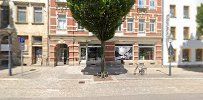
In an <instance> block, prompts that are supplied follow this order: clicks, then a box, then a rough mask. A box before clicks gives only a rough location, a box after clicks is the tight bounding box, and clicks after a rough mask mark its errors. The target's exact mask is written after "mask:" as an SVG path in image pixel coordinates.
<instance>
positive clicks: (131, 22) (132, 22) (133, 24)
mask: <svg viewBox="0 0 203 100" xmlns="http://www.w3.org/2000/svg"><path fill="white" fill-rule="evenodd" d="M128 20H132V22H129V21H128ZM129 24H132V30H129V28H128V25H129ZM133 31H134V18H127V32H133Z"/></svg>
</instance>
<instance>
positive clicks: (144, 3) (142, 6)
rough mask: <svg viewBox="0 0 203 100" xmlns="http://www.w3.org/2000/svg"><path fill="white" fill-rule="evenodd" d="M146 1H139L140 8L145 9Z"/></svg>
mask: <svg viewBox="0 0 203 100" xmlns="http://www.w3.org/2000/svg"><path fill="white" fill-rule="evenodd" d="M140 1H142V3H143V5H140ZM145 6H146V0H138V8H145Z"/></svg>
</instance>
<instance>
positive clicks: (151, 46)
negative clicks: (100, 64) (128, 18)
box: [138, 44, 156, 61]
mask: <svg viewBox="0 0 203 100" xmlns="http://www.w3.org/2000/svg"><path fill="white" fill-rule="evenodd" d="M140 48H152V50H153V58H152V59H150V60H147V61H152V60H156V59H155V58H156V57H155V56H156V54H155V52H156V50H155V45H154V44H150V45H147V44H143V45H140V44H139V45H138V60H143V59H140ZM144 60H146V59H144Z"/></svg>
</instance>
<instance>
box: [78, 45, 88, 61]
mask: <svg viewBox="0 0 203 100" xmlns="http://www.w3.org/2000/svg"><path fill="white" fill-rule="evenodd" d="M86 50H87V49H86V47H81V49H80V59H81V60H86Z"/></svg>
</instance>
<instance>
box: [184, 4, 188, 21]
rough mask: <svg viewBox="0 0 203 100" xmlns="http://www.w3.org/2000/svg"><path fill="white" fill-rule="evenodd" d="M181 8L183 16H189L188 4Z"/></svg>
mask: <svg viewBox="0 0 203 100" xmlns="http://www.w3.org/2000/svg"><path fill="white" fill-rule="evenodd" d="M183 9H184V11H183V18H189V6H184V7H183Z"/></svg>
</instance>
